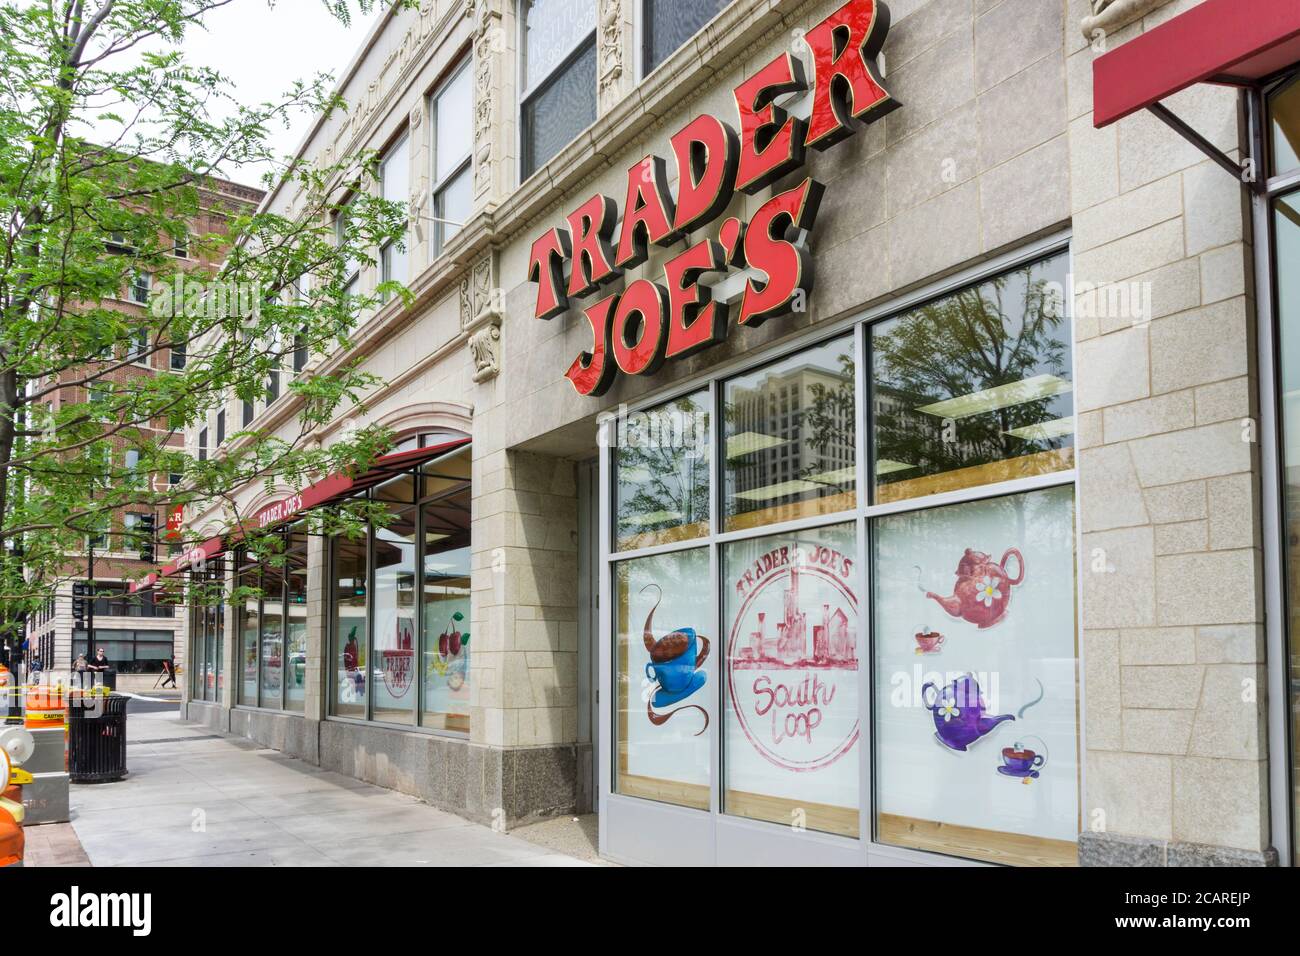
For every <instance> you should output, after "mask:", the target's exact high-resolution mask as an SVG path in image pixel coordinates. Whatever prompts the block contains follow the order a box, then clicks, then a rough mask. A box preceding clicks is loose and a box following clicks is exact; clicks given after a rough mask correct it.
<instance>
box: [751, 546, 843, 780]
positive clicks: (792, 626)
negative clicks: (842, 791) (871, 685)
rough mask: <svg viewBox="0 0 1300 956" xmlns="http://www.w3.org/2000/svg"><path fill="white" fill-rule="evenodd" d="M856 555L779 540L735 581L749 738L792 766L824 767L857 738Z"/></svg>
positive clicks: (767, 754) (780, 763) (781, 764)
mask: <svg viewBox="0 0 1300 956" xmlns="http://www.w3.org/2000/svg"><path fill="white" fill-rule="evenodd" d="M853 564H854V561H853V559H852V558H850V557H847V556H845V555H844V554H842V553H840V552H839V551H837V550H835V549H834V548H830V547H826V546H823V545H811V544H809V545H782V546H780V547H778V548H773V549H772V550H771V551H769V552H767V553H765V554H763V555H762V556H761V557H759V558H758V559H757V560H756V561H754V562H753V563H752V564H751V565H750V566H749V567H747V568H746V569H745V571H744V572H743V573H742V574H740V575H739V576H738V577H737V578H736V581H735V589H736V597H737V598H738V599H739V600H740V601H741V604H740V611H739V613H738V614H737V615H736V618H735V621H734V623H733V624H732V628H731V634H730V636H729V637H728V640H727V661H728V664H729V665H730V666H729V667H728V675H727V681H728V696H729V698H730V701H731V707H732V710H733V711H734V712H735V715H736V720H737V722H738V723H739V726H740V728H741V729H742V730H743V731H744V733H745V736H746V737H747V738H748V739H749V742H750V743H751V744H753V746H754V749H755V750H757V751H758V752H759V753H760V754H761V755H762V756H763V757H764V758H765V759H766V760H768V761H770V762H771V763H774V764H776V765H777V766H778V767H784V768H786V769H787V770H794V771H809V770H820V769H822V768H823V767H828V766H830V765H831V764H833V763H834V762H835V761H837V760H839V759H840V758H841V757H843V756H844V755H845V754H846V753H848V752H849V751H850V750H852V749H853V745H854V744H856V743H857V740H858V694H857V688H858V655H857V631H858V601H857V597H856V596H855V594H854V593H853V589H852V587H851V586H850V582H851V581H852V579H853V578H852V575H853Z"/></svg>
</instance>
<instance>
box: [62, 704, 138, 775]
mask: <svg viewBox="0 0 1300 956" xmlns="http://www.w3.org/2000/svg"><path fill="white" fill-rule="evenodd" d="M130 700H131V698H130V697H127V696H126V695H125V694H105V695H99V694H95V695H93V696H92V695H90V694H87V695H85V696H84V697H83V696H76V697H73V698H72V699H71V700H70V701H69V702H68V777H69V778H70V779H71V781H72V782H73V783H108V782H109V781H112V780H121V779H122V778H123V777H125V776H126V705H127V703H128V702H129V701H130Z"/></svg>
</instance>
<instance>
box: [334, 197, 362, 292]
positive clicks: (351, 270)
mask: <svg viewBox="0 0 1300 956" xmlns="http://www.w3.org/2000/svg"><path fill="white" fill-rule="evenodd" d="M351 201H352V200H351V199H349V200H348V203H350V202H351ZM347 231H348V206H347V204H344V205H343V207H342V208H340V209H339V211H338V214H337V215H335V217H334V241H335V244H336V245H338V246H342V245H343V244H344V239H345V237H346V235H347ZM360 280H361V263H360V261H358V260H357V259H355V258H354V257H352V256H348V257H347V260H346V261H345V262H344V264H343V293H344V294H345V295H356V294H357V290H358V287H359V286H360Z"/></svg>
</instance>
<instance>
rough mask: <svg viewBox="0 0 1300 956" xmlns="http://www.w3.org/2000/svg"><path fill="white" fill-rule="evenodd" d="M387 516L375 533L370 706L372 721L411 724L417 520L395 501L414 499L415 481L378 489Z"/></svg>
mask: <svg viewBox="0 0 1300 956" xmlns="http://www.w3.org/2000/svg"><path fill="white" fill-rule="evenodd" d="M376 497H377V498H379V499H381V500H384V501H385V503H386V504H387V506H388V511H389V514H390V516H391V518H390V520H389V521H388V525H387V527H382V528H375V530H374V538H375V599H374V622H375V630H374V667H373V668H372V669H373V670H374V671H375V674H374V678H375V683H374V684H373V688H374V690H373V694H374V705H373V711H372V714H371V716H372V717H373V718H374V719H375V720H380V721H386V722H389V723H399V724H410V723H414V722H415V698H416V696H417V692H416V690H415V650H416V648H415V626H416V619H415V613H416V612H415V515H416V511H415V508H413V507H402V506H399V505H398V504H397V502H398V501H407V502H410V501H412V500H413V499H414V478H413V477H412V476H410V475H406V476H403V477H402V478H399V479H397V480H396V481H394V482H391V483H389V484H388V485H385V486H384V487H383V488H380V489H379V490H378V492H377V494H376Z"/></svg>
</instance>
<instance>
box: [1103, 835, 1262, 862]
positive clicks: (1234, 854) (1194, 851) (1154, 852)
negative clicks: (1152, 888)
mask: <svg viewBox="0 0 1300 956" xmlns="http://www.w3.org/2000/svg"><path fill="white" fill-rule="evenodd" d="M1079 865H1080V866H1277V865H1278V861H1277V851H1276V850H1274V849H1273V848H1272V847H1269V848H1268V849H1267V850H1265V851H1263V852H1262V853H1261V852H1257V851H1252V850H1238V849H1234V848H1232V847H1222V846H1207V845H1205V844H1203V843H1178V842H1176V841H1170V840H1153V839H1150V838H1148V837H1134V836H1124V835H1122V834H1116V833H1092V832H1086V833H1080V834H1079Z"/></svg>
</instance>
